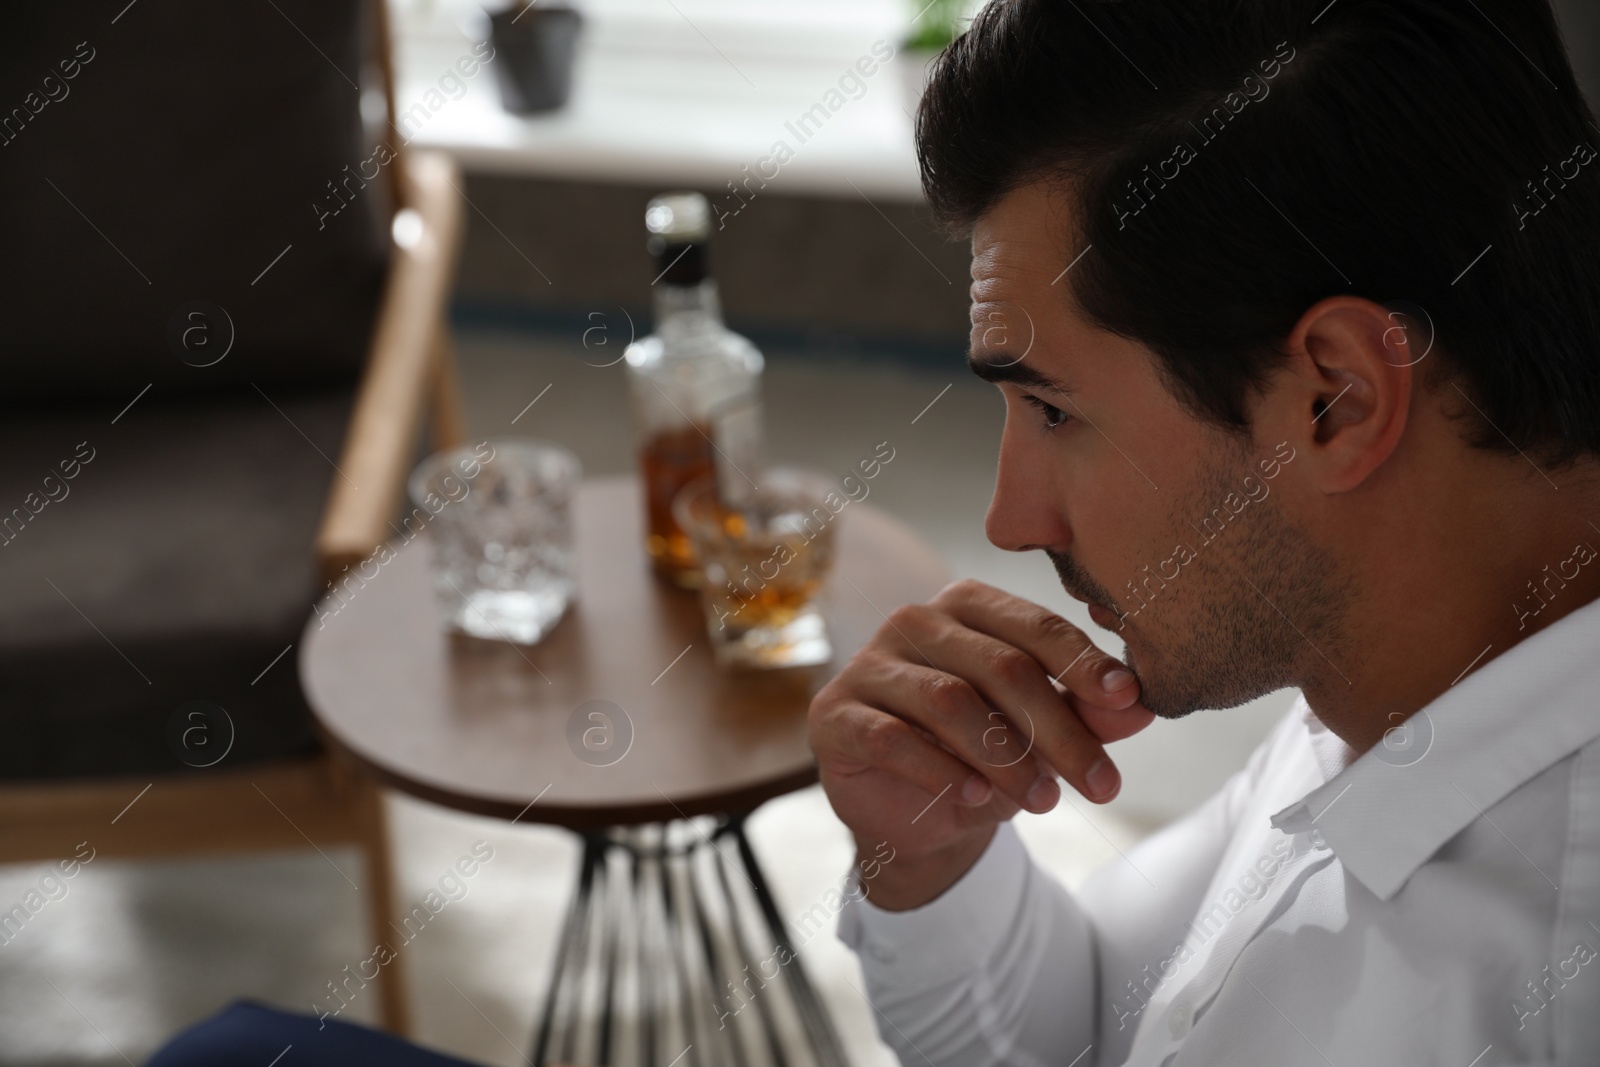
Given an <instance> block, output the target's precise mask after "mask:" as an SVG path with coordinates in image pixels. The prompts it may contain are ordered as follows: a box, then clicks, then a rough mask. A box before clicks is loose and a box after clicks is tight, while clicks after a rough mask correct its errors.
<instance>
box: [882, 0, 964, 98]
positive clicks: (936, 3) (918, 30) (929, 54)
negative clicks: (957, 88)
mask: <svg viewBox="0 0 1600 1067" xmlns="http://www.w3.org/2000/svg"><path fill="white" fill-rule="evenodd" d="M912 2H913V3H914V4H915V5H916V6H917V14H916V15H915V16H914V17H913V18H912V20H911V25H910V26H909V27H907V29H906V36H905V38H904V39H903V40H902V41H901V42H900V74H901V82H902V85H903V86H904V87H905V97H906V110H907V111H908V112H910V113H911V114H913V115H915V114H916V113H917V104H918V103H919V102H920V101H921V100H922V88H923V86H924V85H926V84H927V80H928V64H929V63H931V62H932V61H933V58H934V57H935V56H937V55H938V54H939V53H940V52H943V51H944V50H945V47H946V46H947V45H948V44H949V43H950V42H951V41H954V40H955V39H956V38H957V37H960V36H961V34H962V33H964V32H965V31H966V28H967V25H968V24H969V23H971V21H972V16H971V14H969V12H968V9H969V8H972V7H975V6H976V4H975V3H974V0H931V2H928V3H927V4H926V6H924V5H923V0H912Z"/></svg>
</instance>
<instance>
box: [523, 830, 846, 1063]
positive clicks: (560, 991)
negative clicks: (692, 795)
mask: <svg viewBox="0 0 1600 1067" xmlns="http://www.w3.org/2000/svg"><path fill="white" fill-rule="evenodd" d="M744 818H745V817H744V816H743V815H735V816H729V817H722V818H719V819H716V820H712V819H711V818H709V817H702V818H697V819H694V820H690V821H675V822H671V823H666V824H653V825H648V826H637V827H623V828H617V829H613V830H609V831H605V832H595V833H589V834H585V835H584V837H583V843H584V847H583V860H582V863H581V866H580V869H579V873H578V883H577V889H576V891H575V893H574V894H573V898H572V903H571V904H570V906H569V907H568V910H567V916H566V920H565V924H564V926H563V928H562V932H561V938H560V942H559V944H558V946H557V949H556V959H555V966H554V973H553V974H552V976H551V981H550V987H549V992H548V993H547V994H546V997H545V1004H544V1009H543V1011H542V1013H541V1018H540V1021H539V1027H538V1031H537V1034H536V1037H535V1039H534V1052H533V1058H532V1062H533V1063H534V1064H536V1065H538V1067H544V1065H545V1064H596V1065H611V1064H618V1065H633V1064H637V1065H639V1067H691V1065H704V1067H724V1065H726V1067H755V1065H759V1064H772V1065H774V1067H788V1065H789V1064H816V1065H817V1067H848V1060H846V1058H845V1055H844V1052H843V1050H842V1048H841V1047H840V1044H839V1038H838V1035H837V1033H836V1032H835V1031H834V1028H833V1023H832V1020H831V1019H830V1018H829V1016H828V1012H827V1009H826V1007H825V1006H824V1005H823V1003H822V1000H821V999H820V998H819V997H818V996H817V992H816V989H815V987H813V986H812V984H811V981H810V979H809V978H808V977H807V975H806V973H805V969H804V968H803V967H802V965H801V962H800V959H799V957H798V955H797V954H796V951H795V950H796V947H797V946H796V945H795V943H794V941H793V940H792V939H791V936H790V931H789V930H788V929H787V928H786V926H785V924H784V922H783V920H782V919H781V918H780V917H779V915H778V909H777V906H776V904H774V902H773V899H772V894H771V892H770V891H769V890H768V887H767V882H766V878H765V877H764V876H763V875H762V873H761V867H760V865H759V864H758V863H757V862H756V857H755V853H754V852H752V851H751V848H750V842H749V841H748V840H747V839H746V837H745V833H744ZM814 910H815V909H814ZM824 910H826V909H824ZM802 922H803V923H805V924H806V925H807V926H808V927H810V928H809V929H799V928H797V929H796V930H795V932H796V933H799V934H801V936H802V943H803V940H804V939H809V938H810V937H813V936H816V935H817V934H818V933H828V932H831V930H832V926H833V921H832V916H831V913H830V914H829V915H827V916H825V917H820V918H818V919H815V920H814V919H812V918H811V917H806V918H803V919H802Z"/></svg>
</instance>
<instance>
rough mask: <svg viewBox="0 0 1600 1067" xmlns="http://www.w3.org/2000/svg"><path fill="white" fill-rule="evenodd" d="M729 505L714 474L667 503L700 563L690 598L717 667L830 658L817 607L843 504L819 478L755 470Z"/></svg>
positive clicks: (786, 664)
mask: <svg viewBox="0 0 1600 1067" xmlns="http://www.w3.org/2000/svg"><path fill="white" fill-rule="evenodd" d="M746 488H747V490H748V491H747V492H745V493H742V494H740V497H739V499H738V500H737V501H735V502H730V501H728V500H725V499H723V497H721V496H720V495H719V494H718V491H717V479H716V478H715V477H714V476H706V477H701V478H697V479H695V480H694V481H692V482H690V483H689V484H688V485H686V486H685V487H684V488H683V490H682V492H680V493H679V494H678V496H677V498H676V499H675V500H674V501H673V516H674V518H675V519H676V520H677V524H678V526H679V528H680V529H682V530H683V531H684V532H685V533H686V534H687V535H688V536H689V538H690V540H691V541H692V542H693V544H694V549H695V554H696V556H697V557H698V559H699V561H700V568H701V574H702V581H701V584H700V602H701V606H702V607H703V609H704V611H705V616H706V630H707V632H708V633H709V634H710V636H711V644H712V648H713V651H714V652H715V655H716V659H717V662H718V663H719V664H721V665H723V666H727V667H756V668H775V667H808V666H812V665H814V664H818V663H826V662H828V661H829V660H830V659H832V658H833V646H832V645H831V644H830V643H829V641H828V631H827V625H826V623H825V621H824V619H823V615H822V610H821V604H820V599H821V593H822V587H823V582H824V579H826V577H827V575H828V571H829V569H830V568H831V567H832V564H833V554H834V546H835V544H836V542H837V538H838V525H839V512H840V511H842V510H843V506H842V503H840V504H839V506H838V507H835V508H830V507H829V504H830V503H831V502H842V501H843V500H844V498H843V497H842V496H841V495H840V493H839V491H838V490H837V488H835V487H834V486H833V484H832V483H831V482H830V481H829V480H828V478H827V477H826V476H824V475H821V474H817V473H813V472H811V471H805V470H799V469H796V468H790V467H773V468H769V469H767V470H765V471H764V472H763V473H762V475H761V480H760V482H759V484H757V485H754V486H747V487H746Z"/></svg>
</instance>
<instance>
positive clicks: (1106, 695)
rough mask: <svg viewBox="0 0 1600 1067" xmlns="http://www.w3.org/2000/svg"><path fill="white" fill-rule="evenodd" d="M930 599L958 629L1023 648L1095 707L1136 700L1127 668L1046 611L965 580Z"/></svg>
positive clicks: (1135, 682)
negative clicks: (989, 635) (947, 615)
mask: <svg viewBox="0 0 1600 1067" xmlns="http://www.w3.org/2000/svg"><path fill="white" fill-rule="evenodd" d="M935 600H936V602H937V603H938V604H939V606H940V607H941V609H942V610H944V611H945V612H947V613H948V614H949V615H950V616H951V617H953V618H954V619H955V620H956V621H957V622H959V623H961V624H962V625H963V626H966V627H968V628H970V629H973V630H981V631H982V632H984V633H986V634H991V635H993V636H995V637H998V638H999V639H1000V640H1002V641H1004V642H1005V643H1006V644H1009V645H1015V646H1016V647H1017V648H1020V649H1022V650H1023V651H1024V652H1026V653H1028V654H1029V655H1031V656H1032V657H1033V658H1034V659H1036V660H1038V661H1039V663H1040V664H1041V665H1042V666H1043V667H1044V669H1045V670H1046V671H1047V672H1048V673H1049V675H1050V677H1051V678H1052V679H1053V680H1055V681H1056V682H1057V683H1058V684H1060V685H1062V686H1064V687H1065V688H1066V689H1068V690H1069V691H1071V692H1073V693H1076V694H1077V695H1078V696H1080V697H1083V698H1084V699H1085V700H1088V701H1090V702H1092V703H1094V704H1095V705H1096V706H1098V707H1102V708H1108V709H1117V708H1127V707H1131V706H1132V705H1133V704H1134V703H1135V702H1136V701H1137V700H1138V699H1139V680H1138V679H1137V678H1136V677H1134V674H1133V672H1132V671H1130V670H1128V667H1127V665H1126V664H1124V663H1123V662H1122V661H1120V660H1118V659H1115V658H1114V657H1112V656H1110V655H1109V654H1107V653H1106V652H1103V651H1101V649H1100V648H1099V647H1097V646H1096V645H1095V643H1094V642H1093V641H1091V640H1090V639H1089V636H1088V635H1087V634H1085V633H1084V632H1083V631H1082V630H1080V629H1078V628H1077V627H1076V626H1074V625H1072V623H1070V622H1068V621H1067V620H1066V619H1063V618H1062V617H1061V616H1059V615H1057V614H1056V613H1055V612H1053V611H1051V610H1049V609H1048V608H1043V607H1040V606H1039V605H1038V604H1033V603H1030V602H1028V601H1026V600H1023V599H1022V598H1021V597H1015V596H1012V595H1011V594H1010V593H1006V592H1004V591H1002V590H999V589H996V588H994V587H993V586H989V585H984V584H983V583H982V582H976V581H970V580H968V581H962V582H956V583H955V584H953V585H951V586H948V587H946V588H945V589H944V590H943V591H942V592H941V593H940V594H939V596H938V597H937V598H935Z"/></svg>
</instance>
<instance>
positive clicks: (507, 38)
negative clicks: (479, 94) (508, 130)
mask: <svg viewBox="0 0 1600 1067" xmlns="http://www.w3.org/2000/svg"><path fill="white" fill-rule="evenodd" d="M489 23H490V27H491V31H490V36H491V39H492V41H493V43H494V49H495V53H496V54H497V55H498V57H499V61H498V62H497V63H495V73H496V76H497V78H498V80H499V83H500V97H501V100H502V102H503V103H504V104H505V108H506V110H507V111H511V112H514V113H516V114H521V115H527V114H533V113H536V112H540V111H553V110H555V109H556V108H559V107H561V106H562V105H563V104H565V103H566V102H567V96H568V94H569V93H570V92H571V89H572V60H573V53H574V51H575V50H576V45H577V39H578V31H579V29H580V28H581V27H582V25H583V17H582V16H581V15H580V14H579V13H578V12H577V10H576V9H574V8H573V7H572V6H571V5H570V4H565V3H561V2H560V0H556V2H554V3H538V2H537V0H515V2H513V3H512V4H511V6H510V7H508V8H505V9H504V10H501V11H496V12H494V13H493V14H491V15H490V16H489Z"/></svg>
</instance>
